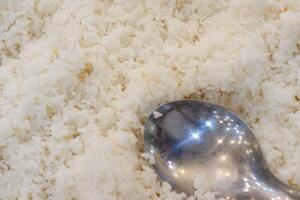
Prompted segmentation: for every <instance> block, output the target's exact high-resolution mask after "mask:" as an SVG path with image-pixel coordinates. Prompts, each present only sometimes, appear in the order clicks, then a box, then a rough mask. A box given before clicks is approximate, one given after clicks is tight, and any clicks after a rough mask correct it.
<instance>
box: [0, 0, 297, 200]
mask: <svg viewBox="0 0 300 200" xmlns="http://www.w3.org/2000/svg"><path fill="white" fill-rule="evenodd" d="M299 53H300V1H298V0H284V1H282V0H245V1H239V0H232V1H230V0H218V1H215V0H211V1H207V0H195V1H192V0H190V1H188V0H186V1H183V0H177V1H175V0H170V1H134V0H123V1H96V0H81V1H73V0H51V1H48V0H24V1H20V0H0V63H1V66H0V199H1V200H15V199H19V200H27V199H28V200H29V199H33V200H42V199H53V200H127V199H130V200H142V199H143V200H144V199H145V200H146V199H152V200H153V199H156V200H159V199H164V200H182V199H185V198H186V197H185V195H184V194H177V193H175V192H172V191H171V189H170V186H168V184H166V183H164V184H162V183H160V182H159V181H158V179H157V176H156V174H155V172H154V171H153V170H152V169H151V167H149V165H148V161H147V160H146V159H145V157H146V156H143V155H142V154H141V153H142V151H141V147H142V143H141V142H142V138H143V122H144V120H145V119H146V117H147V115H148V114H149V112H150V111H152V110H153V109H154V108H156V107H157V106H158V105H159V104H163V103H166V102H168V101H171V100H177V99H183V98H195V99H202V100H208V101H212V102H216V103H220V104H223V105H225V106H227V107H229V108H230V109H232V110H233V111H235V112H237V113H238V114H240V115H241V116H242V117H243V118H244V119H245V120H246V121H247V122H248V124H249V125H250V126H251V127H252V129H253V131H254V132H255V134H256V136H257V138H258V140H259V142H260V144H261V146H262V149H263V152H264V154H265V156H266V159H267V161H268V163H269V165H270V167H271V169H272V171H273V172H274V173H275V174H276V175H277V176H278V177H279V178H281V179H282V180H283V181H285V182H286V183H289V184H294V185H298V186H299V185H300V164H299V163H300V147H299V145H300V123H299V122H300V82H299V78H300V55H299ZM210 181H211V180H210V179H209V178H207V177H205V175H202V176H201V175H199V177H198V178H197V180H196V182H195V186H196V188H197V193H196V197H191V199H193V198H197V199H199V200H212V199H214V193H213V191H210V184H212V183H211V182H210Z"/></svg>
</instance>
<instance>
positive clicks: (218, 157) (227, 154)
mask: <svg viewBox="0 0 300 200" xmlns="http://www.w3.org/2000/svg"><path fill="white" fill-rule="evenodd" d="M144 137H145V151H146V152H148V153H150V154H152V155H153V156H154V158H155V164H154V166H153V167H154V169H155V170H156V172H157V173H158V175H159V176H160V178H161V179H162V180H164V181H167V182H169V183H170V184H171V185H172V187H173V188H174V189H175V190H176V191H178V192H185V193H187V194H188V195H192V194H193V193H194V179H195V177H196V176H197V175H199V174H200V175H201V174H202V175H203V174H204V175H205V176H206V177H208V179H207V182H209V183H210V184H211V187H212V188H211V189H212V190H214V191H215V192H216V194H217V196H218V197H223V198H224V197H225V198H226V199H232V200H233V199H235V200H250V199H251V200H277V199H278V200H297V199H299V200H300V192H299V191H296V190H295V189H293V188H290V187H289V186H287V185H285V184H284V183H282V182H281V181H280V180H278V179H277V178H276V177H275V176H274V175H273V174H272V173H271V172H270V170H269V169H268V166H267V164H266V162H265V160H264V158H263V155H262V152H261V150H260V147H259V144H258V142H257V140H256V138H255V136H254V134H253V133H252V132H251V130H250V129H249V128H248V127H247V125H246V124H245V123H244V122H243V121H242V120H241V119H240V118H239V117H238V116H236V115H235V114H233V113H232V112H230V111H228V110H227V109H225V108H224V107H221V106H219V105H215V104H211V103H206V102H200V101H192V100H183V101H176V102H171V103H168V104H165V105H163V106H161V107H159V108H158V109H157V110H155V111H154V112H153V113H152V114H151V115H150V117H149V119H148V121H147V123H146V125H145V136H144Z"/></svg>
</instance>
